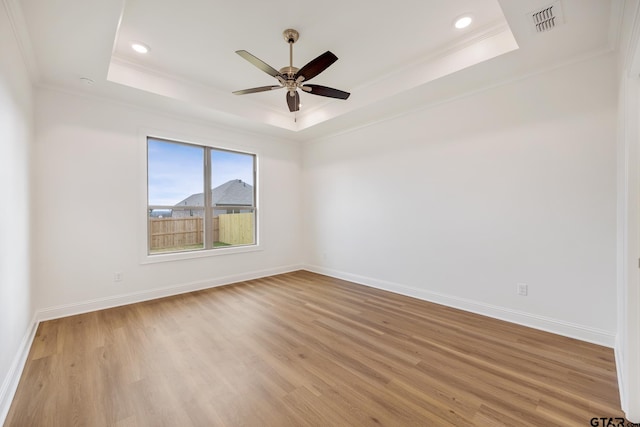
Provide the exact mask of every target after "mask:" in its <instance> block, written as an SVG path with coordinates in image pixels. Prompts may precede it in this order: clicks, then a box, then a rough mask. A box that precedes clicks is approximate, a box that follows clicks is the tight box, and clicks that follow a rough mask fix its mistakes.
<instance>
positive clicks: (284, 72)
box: [233, 28, 350, 112]
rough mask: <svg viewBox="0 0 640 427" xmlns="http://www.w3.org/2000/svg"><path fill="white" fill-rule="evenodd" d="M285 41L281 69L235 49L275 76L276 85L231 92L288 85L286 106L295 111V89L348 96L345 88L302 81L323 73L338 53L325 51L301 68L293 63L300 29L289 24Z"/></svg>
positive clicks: (298, 105)
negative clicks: (285, 53) (285, 60)
mask: <svg viewBox="0 0 640 427" xmlns="http://www.w3.org/2000/svg"><path fill="white" fill-rule="evenodd" d="M282 35H283V37H284V39H285V41H286V42H287V43H288V44H289V66H287V67H282V68H280V70H276V69H275V68H273V67H272V66H270V65H269V64H267V63H266V62H264V61H262V60H261V59H259V58H257V57H255V56H253V55H252V54H250V53H249V52H247V51H246V50H237V51H236V53H237V54H238V55H240V56H241V57H243V58H244V59H246V60H247V61H249V62H250V63H251V64H253V65H254V66H255V67H257V68H259V69H260V70H262V71H264V72H265V73H267V74H269V75H270V76H272V77H275V79H276V80H278V83H279V85H278V86H275V85H274V86H261V87H255V88H251V89H244V90H237V91H235V92H233V93H234V94H235V95H246V94H248V93H256V92H266V91H269V90H276V89H287V95H286V99H287V106H288V107H289V111H291V112H295V111H298V110H299V109H300V105H301V104H300V94H299V93H298V89H300V90H301V91H303V92H307V93H310V94H312V95H318V96H324V97H327V98H335V99H347V98H349V95H350V93H348V92H344V91H342V90H338V89H334V88H331V87H327V86H320V85H313V84H305V82H307V81H309V80H311V79H312V78H314V77H316V76H317V75H318V74H320V73H322V72H323V71H324V70H326V69H327V68H329V66H330V65H331V64H333V63H334V62H336V61H337V60H338V57H337V56H335V55H334V54H333V53H331V52H330V51H326V52H325V53H323V54H322V55H320V56H318V57H317V58H315V59H313V60H311V61H310V62H309V63H308V64H306V65H305V66H304V67H302V68H297V67H294V66H293V44H294V43H295V42H297V41H298V38H299V37H300V33H298V32H297V31H296V30H294V29H291V28H288V29H286V30H284V31H283V33H282Z"/></svg>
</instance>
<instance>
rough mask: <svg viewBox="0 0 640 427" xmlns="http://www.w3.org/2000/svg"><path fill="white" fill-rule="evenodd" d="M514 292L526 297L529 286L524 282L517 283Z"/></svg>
mask: <svg viewBox="0 0 640 427" xmlns="http://www.w3.org/2000/svg"><path fill="white" fill-rule="evenodd" d="M516 293H517V294H518V295H522V296H523V297H526V296H527V294H528V293H529V286H527V284H526V283H518V284H517V287H516Z"/></svg>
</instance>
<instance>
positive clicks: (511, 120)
mask: <svg viewBox="0 0 640 427" xmlns="http://www.w3.org/2000/svg"><path fill="white" fill-rule="evenodd" d="M616 92H617V89H616V82H615V58H614V57H613V55H607V56H600V57H598V58H595V59H591V60H587V61H583V62H580V63H578V64H573V65H569V66H565V67H562V68H559V69H556V70H552V71H550V72H546V73H542V74H539V75H535V76H530V77H528V78H526V79H523V80H520V81H515V82H511V83H508V84H505V85H502V86H499V87H495V88H492V89H489V90H486V91H484V92H481V93H477V94H475V95H471V96H468V97H466V98H463V99H458V100H455V101H451V102H449V103H445V104H442V105H440V106H437V107H433V108H429V109H425V110H423V111H417V112H413V113H411V114H407V115H404V116H402V117H398V118H395V119H392V120H388V121H384V122H381V123H378V124H373V125H371V126H368V127H365V128H362V129H360V130H357V131H353V132H349V133H345V134H342V135H338V136H334V137H331V138H326V139H323V140H319V141H313V142H311V143H308V144H307V145H305V147H304V150H303V171H304V172H303V175H304V185H305V193H304V194H305V196H304V200H303V203H304V216H305V218H306V222H305V224H306V225H305V242H306V254H307V260H306V262H307V263H308V264H309V265H310V268H312V269H313V270H316V271H319V272H324V273H328V274H332V275H335V276H338V277H343V278H347V279H351V280H356V281H359V282H362V283H365V284H370V285H373V286H378V287H381V288H387V289H391V290H395V291H398V292H401V293H406V294H409V295H414V296H418V297H421V298H425V299H430V300H434V301H439V302H442V303H446V304H450V305H453V306H458V307H461V308H465V309H468V310H472V311H477V312H480V313H484V314H489V315H492V316H496V317H501V318H505V319H508V320H511V321H515V322H519V323H524V324H528V325H532V326H535V327H539V328H543V329H548V330H552V331H555V332H557V333H561V334H565V335H569V336H574V337H578V338H581V339H585V340H589V341H594V342H599V343H602V344H606V345H609V346H613V344H614V336H615V331H616V315H615V309H616V265H615V262H616V260H615V255H616V252H615V251H616V180H615V178H616V173H615V168H616V158H615V156H616V151H615V144H616V139H615V132H616ZM519 282H522V283H526V284H528V286H529V295H528V296H527V297H522V296H518V295H516V284H517V283H519Z"/></svg>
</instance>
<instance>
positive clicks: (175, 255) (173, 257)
mask: <svg viewBox="0 0 640 427" xmlns="http://www.w3.org/2000/svg"><path fill="white" fill-rule="evenodd" d="M262 250H263V249H262V247H261V246H260V245H247V246H235V247H231V248H216V249H207V250H197V251H187V252H172V253H163V254H155V255H149V254H145V255H144V256H143V257H142V260H141V261H140V264H156V263H160V262H171V261H181V260H185V259H197V258H209V257H215V256H221V255H232V254H242V253H247V252H258V251H262Z"/></svg>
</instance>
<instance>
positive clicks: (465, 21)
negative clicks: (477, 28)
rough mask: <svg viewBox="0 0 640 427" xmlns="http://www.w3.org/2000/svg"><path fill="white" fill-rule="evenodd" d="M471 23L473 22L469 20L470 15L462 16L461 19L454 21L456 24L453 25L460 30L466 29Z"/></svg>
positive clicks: (471, 19)
mask: <svg viewBox="0 0 640 427" xmlns="http://www.w3.org/2000/svg"><path fill="white" fill-rule="evenodd" d="M471 21H473V18H471V15H462V16H461V17H459V18H458V19H456V22H455V24H453V25H454V26H455V27H456V28H457V29H459V30H461V29H463V28H467V27H468V26H469V25H471Z"/></svg>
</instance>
